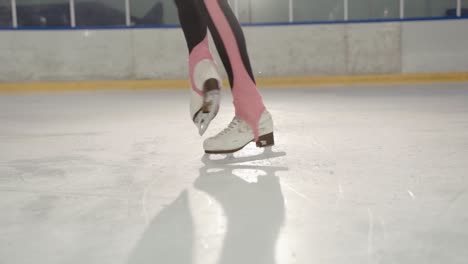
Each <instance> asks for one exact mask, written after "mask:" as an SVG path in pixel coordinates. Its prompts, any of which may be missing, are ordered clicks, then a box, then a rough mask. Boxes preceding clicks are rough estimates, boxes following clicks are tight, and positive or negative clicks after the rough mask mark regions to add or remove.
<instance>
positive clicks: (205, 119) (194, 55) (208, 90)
mask: <svg viewBox="0 0 468 264" xmlns="http://www.w3.org/2000/svg"><path fill="white" fill-rule="evenodd" d="M189 64H190V65H189V66H190V83H191V86H192V89H191V98H190V117H191V119H192V121H193V122H194V124H195V126H197V128H198V132H199V134H200V135H203V134H204V133H205V131H206V130H207V128H208V126H209V125H210V122H211V120H213V118H215V117H216V115H217V114H218V110H219V102H220V97H221V96H220V92H221V85H222V81H221V76H220V75H219V73H218V70H217V65H216V63H215V61H214V60H213V57H212V55H211V52H210V50H209V46H208V40H207V39H205V40H204V41H202V42H201V43H200V44H199V45H198V46H196V47H195V48H194V49H193V51H192V52H191V54H190V57H189Z"/></svg>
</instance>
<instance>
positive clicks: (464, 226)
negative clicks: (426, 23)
mask: <svg viewBox="0 0 468 264" xmlns="http://www.w3.org/2000/svg"><path fill="white" fill-rule="evenodd" d="M262 93H263V94H264V98H265V102H266V104H267V106H268V107H269V109H270V110H271V112H272V114H273V117H274V120H275V123H276V131H275V133H276V134H275V135H276V141H277V145H276V146H275V148H274V149H273V151H274V153H269V154H260V155H259V156H257V155H256V154H258V153H259V151H258V150H257V149H256V148H255V147H254V146H250V147H249V148H248V149H246V150H244V151H242V152H241V153H239V154H238V157H237V158H234V159H227V160H226V159H225V160H218V161H210V160H207V158H206V157H204V156H203V151H202V139H201V138H200V137H199V136H198V134H197V130H196V128H195V126H194V125H193V124H192V123H191V122H190V119H189V111H188V98H189V93H188V91H143V92H131V91H126V92H78V93H58V94H27V95H1V96H0V263H1V264H23V263H24V264H26V263H27V264H29V263H41V264H42V263H44V264H55V263H60V264H61V263H76V264H78V263H79V264H84V263H86V264H90V263H96V264H107V263H108V264H121V263H128V264H133V263H156V264H230V263H232V264H325V263H330V264H338V263H339V264H362V263H389V264H390V263H395V264H406V263H407V264H414V263H424V264H432V263H433V264H441V263H451V264H454V263H460V264H461V263H463V264H464V263H467V261H468V165H467V164H468V84H434V85H418V86H399V87H334V88H333V87H329V88H311V89H280V90H263V91H262ZM224 98H225V100H224V102H223V103H224V105H223V106H222V109H221V113H220V115H219V117H218V119H217V120H215V121H214V123H213V124H212V127H211V128H210V130H209V131H208V134H214V133H216V132H217V130H220V129H222V128H224V126H225V125H227V123H229V121H230V119H231V118H232V111H233V108H232V106H231V98H230V97H229V94H228V93H226V94H225V97H224ZM260 152H261V151H260ZM239 156H243V158H242V157H240V158H239ZM211 158H216V159H219V158H222V157H211Z"/></svg>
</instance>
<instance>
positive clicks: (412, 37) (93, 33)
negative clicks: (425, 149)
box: [0, 20, 468, 82]
mask: <svg viewBox="0 0 468 264" xmlns="http://www.w3.org/2000/svg"><path fill="white" fill-rule="evenodd" d="M467 30H468V20H460V21H426V22H403V23H363V24H334V25H295V26H263V27H246V28H245V35H246V39H247V43H248V49H249V52H250V58H251V61H252V65H253V68H254V71H255V74H256V75H257V76H259V77H282V76H284V77H290V76H317V75H359V74H393V73H395V74H398V73H418V72H446V71H455V72H457V71H468V51H467V49H466V47H467V46H468V32H467ZM0 39H2V41H1V42H0V58H1V62H2V63H1V64H0V81H1V82H21V81H54V80H102V79H104V80H128V79H131V80H132V79H186V78H187V74H188V70H187V60H188V59H187V53H188V51H187V48H186V46H185V41H184V39H183V34H182V31H181V29H178V28H172V29H170V28H169V29H129V30H73V31H66V30H58V31H0ZM218 61H219V59H218ZM219 64H220V65H222V64H221V63H219Z"/></svg>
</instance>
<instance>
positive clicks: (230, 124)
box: [216, 117, 240, 137]
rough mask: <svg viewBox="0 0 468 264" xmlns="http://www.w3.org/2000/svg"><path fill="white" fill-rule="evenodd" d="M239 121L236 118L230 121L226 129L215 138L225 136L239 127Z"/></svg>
mask: <svg viewBox="0 0 468 264" xmlns="http://www.w3.org/2000/svg"><path fill="white" fill-rule="evenodd" d="M239 122H240V120H239V119H238V118H237V117H234V119H232V121H231V123H229V125H228V127H227V128H225V129H224V130H223V131H221V132H220V133H219V134H218V135H216V137H219V136H223V135H226V134H227V133H229V132H231V130H233V129H235V128H236V127H237V126H238V125H239Z"/></svg>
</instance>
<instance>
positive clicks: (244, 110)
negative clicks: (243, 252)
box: [197, 0, 265, 140]
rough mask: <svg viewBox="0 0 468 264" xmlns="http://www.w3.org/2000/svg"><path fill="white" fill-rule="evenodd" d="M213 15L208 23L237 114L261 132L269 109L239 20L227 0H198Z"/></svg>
mask: <svg viewBox="0 0 468 264" xmlns="http://www.w3.org/2000/svg"><path fill="white" fill-rule="evenodd" d="M197 1H199V2H201V3H202V6H203V10H205V11H206V12H207V13H208V15H209V21H208V25H209V27H210V32H211V33H212V36H213V39H214V41H215V44H216V47H217V49H218V52H219V54H220V57H221V59H222V60H223V64H224V66H225V68H226V72H227V73H228V75H229V81H230V83H231V87H232V94H233V97H234V107H235V110H236V117H238V118H239V119H241V120H243V121H245V122H246V123H247V124H248V125H249V126H250V127H251V128H252V130H253V133H254V138H255V139H256V140H257V139H258V137H259V136H260V135H259V129H258V126H259V121H260V119H261V116H262V114H263V113H264V112H265V106H264V104H263V100H262V97H261V95H260V93H259V91H258V89H257V87H256V84H255V79H254V75H253V72H252V67H251V64H250V60H249V56H248V52H247V47H246V42H245V38H244V34H243V32H242V28H241V26H240V24H239V21H238V20H237V18H236V17H235V15H234V13H233V11H232V9H231V8H230V6H229V3H228V2H227V0H197Z"/></svg>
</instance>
